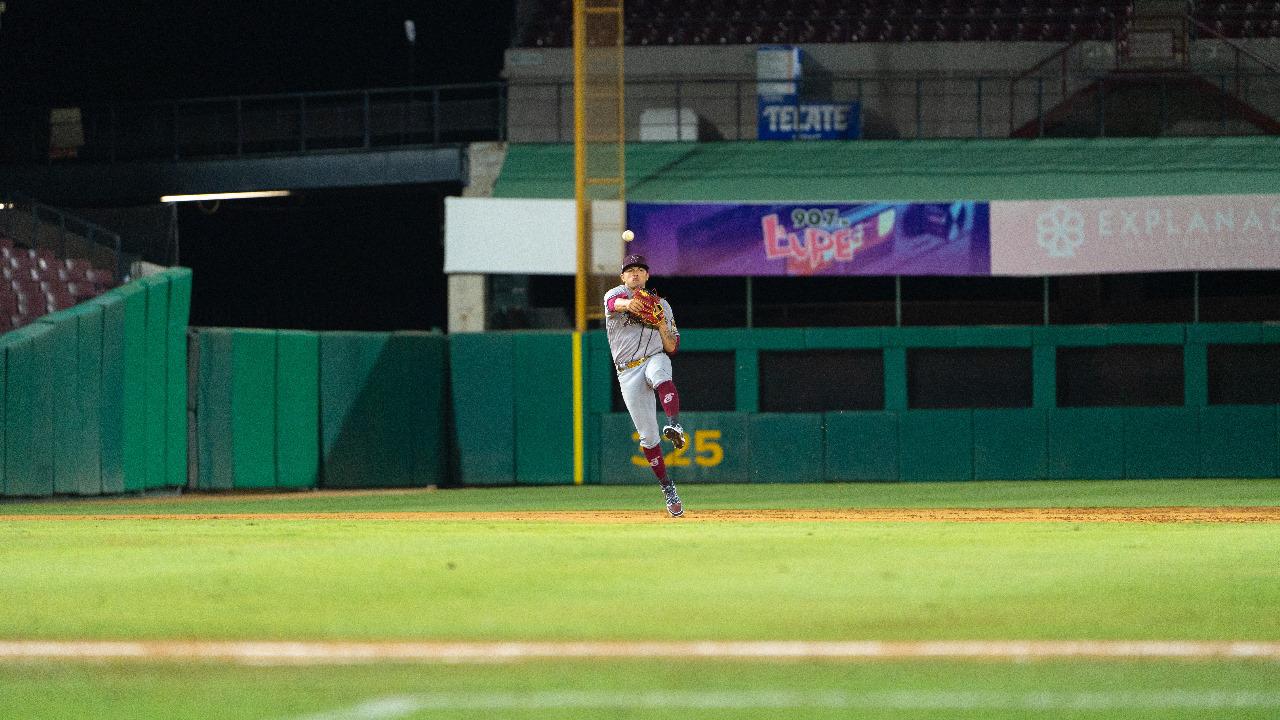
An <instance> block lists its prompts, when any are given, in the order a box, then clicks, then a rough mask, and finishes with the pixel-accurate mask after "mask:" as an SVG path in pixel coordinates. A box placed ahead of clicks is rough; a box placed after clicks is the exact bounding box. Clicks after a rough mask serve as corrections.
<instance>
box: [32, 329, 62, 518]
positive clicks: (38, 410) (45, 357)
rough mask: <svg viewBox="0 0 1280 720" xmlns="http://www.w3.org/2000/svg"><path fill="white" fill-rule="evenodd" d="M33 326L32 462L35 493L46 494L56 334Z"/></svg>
mask: <svg viewBox="0 0 1280 720" xmlns="http://www.w3.org/2000/svg"><path fill="white" fill-rule="evenodd" d="M35 327H36V328H37V329H36V332H35V333H34V335H33V337H32V345H33V347H34V350H35V366H34V369H35V375H34V376H33V377H32V382H33V383H34V386H35V393H34V394H33V396H32V399H33V401H34V406H33V407H32V413H33V418H34V421H35V424H34V426H33V428H34V429H33V433H34V435H33V437H32V450H33V451H32V461H33V463H34V468H33V470H34V479H35V481H36V483H37V484H38V487H39V488H41V492H40V493H38V494H42V495H48V494H50V493H51V492H53V491H54V486H53V481H54V473H53V465H54V453H55V449H56V442H57V438H56V437H55V435H54V432H55V430H57V429H58V428H57V426H56V425H54V408H55V406H56V405H57V401H58V391H57V388H56V386H55V385H54V383H55V378H56V371H55V370H54V367H55V362H56V359H55V357H54V353H55V352H57V350H58V346H57V344H56V342H55V338H56V336H57V335H58V333H55V332H54V331H53V329H52V328H51V327H50V326H49V325H47V324H37V325H36V326H35ZM64 362H65V359H64Z"/></svg>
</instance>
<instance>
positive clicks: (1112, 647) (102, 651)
mask: <svg viewBox="0 0 1280 720" xmlns="http://www.w3.org/2000/svg"><path fill="white" fill-rule="evenodd" d="M591 658H611V659H645V658H674V659H683V660H692V659H708V660H715V659H760V660H782V659H831V660H848V661H859V660H882V659H888V660H892V659H911V658H935V659H946V658H955V659H990V660H1036V659H1051V658H1114V659H1171V658H1181V659H1190V660H1195V659H1201V660H1212V659H1263V660H1280V642H1245V641H1190V640H1182V641H1151V640H1135V641H1125V640H1078V641H1076V640H1025V641H1024V640H1012V641H990V640H975V641H967V640H957V641H931V642H880V641H694V642H604V641H600V642H341V641H330V642H291V641H164V640H157V641H111V640H103V641H91V640H8V641H5V640H0V662H13V661H23V660H35V659H48V660H139V661H184V660H215V661H224V662H233V663H242V664H254V665H291V664H292V665H302V664H314V665H336V664H352V663H374V662H387V661H391V662H426V663H431V662H436V663H468V662H469V663H503V662H517V661H525V660H563V659H591Z"/></svg>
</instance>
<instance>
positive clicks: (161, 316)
mask: <svg viewBox="0 0 1280 720" xmlns="http://www.w3.org/2000/svg"><path fill="white" fill-rule="evenodd" d="M138 283H139V284H141V285H142V287H143V288H144V290H145V292H146V298H147V302H146V308H147V310H146V313H147V314H146V336H145V337H146V340H145V342H146V360H145V363H146V366H145V367H146V382H145V384H144V392H145V398H146V399H145V407H146V411H145V421H144V433H145V437H146V440H145V447H146V450H145V453H146V487H147V488H148V489H152V488H161V487H164V485H165V481H166V479H167V472H166V470H167V465H166V462H167V460H166V447H167V445H168V441H169V436H168V430H167V427H166V421H167V418H168V411H169V401H168V396H169V380H168V377H169V376H168V369H169V368H168V363H167V356H168V353H169V338H168V335H169V278H168V277H167V276H166V275H164V274H160V275H153V276H150V277H146V278H143V279H141V280H139V281H138Z"/></svg>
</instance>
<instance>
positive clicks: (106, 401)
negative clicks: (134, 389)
mask: <svg viewBox="0 0 1280 720" xmlns="http://www.w3.org/2000/svg"><path fill="white" fill-rule="evenodd" d="M89 304H90V305H93V306H95V307H98V308H100V309H101V310H102V375H101V384H100V385H99V396H98V399H99V403H100V410H99V416H98V421H99V422H98V437H99V441H100V442H101V443H102V455H101V457H100V459H99V462H98V468H99V471H100V473H101V477H102V492H103V493H107V494H113V493H119V492H124V397H125V392H124V378H125V372H124V365H125V357H124V335H125V332H124V329H125V323H124V318H125V303H124V298H123V297H122V296H121V295H120V294H119V293H116V292H114V291H111V292H107V293H104V294H102V295H100V296H98V297H96V298H94V299H93V300H90V301H89Z"/></svg>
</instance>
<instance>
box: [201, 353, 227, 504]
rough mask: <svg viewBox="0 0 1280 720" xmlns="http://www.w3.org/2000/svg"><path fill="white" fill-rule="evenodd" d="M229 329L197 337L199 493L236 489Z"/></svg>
mask: <svg viewBox="0 0 1280 720" xmlns="http://www.w3.org/2000/svg"><path fill="white" fill-rule="evenodd" d="M231 333H232V331H231V330H227V329H224V328H205V329H203V330H201V331H200V332H199V334H198V335H197V336H196V337H197V342H198V345H197V347H198V353H199V362H200V365H199V380H198V382H197V385H198V387H197V389H196V448H197V454H198V457H197V458H196V464H197V467H198V468H199V473H198V475H197V480H196V484H197V486H198V487H199V488H200V489H201V490H230V489H231V488H233V487H235V474H234V472H233V468H234V463H235V453H234V449H233V444H232V441H231V426H232V413H231V386H232V375H231Z"/></svg>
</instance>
